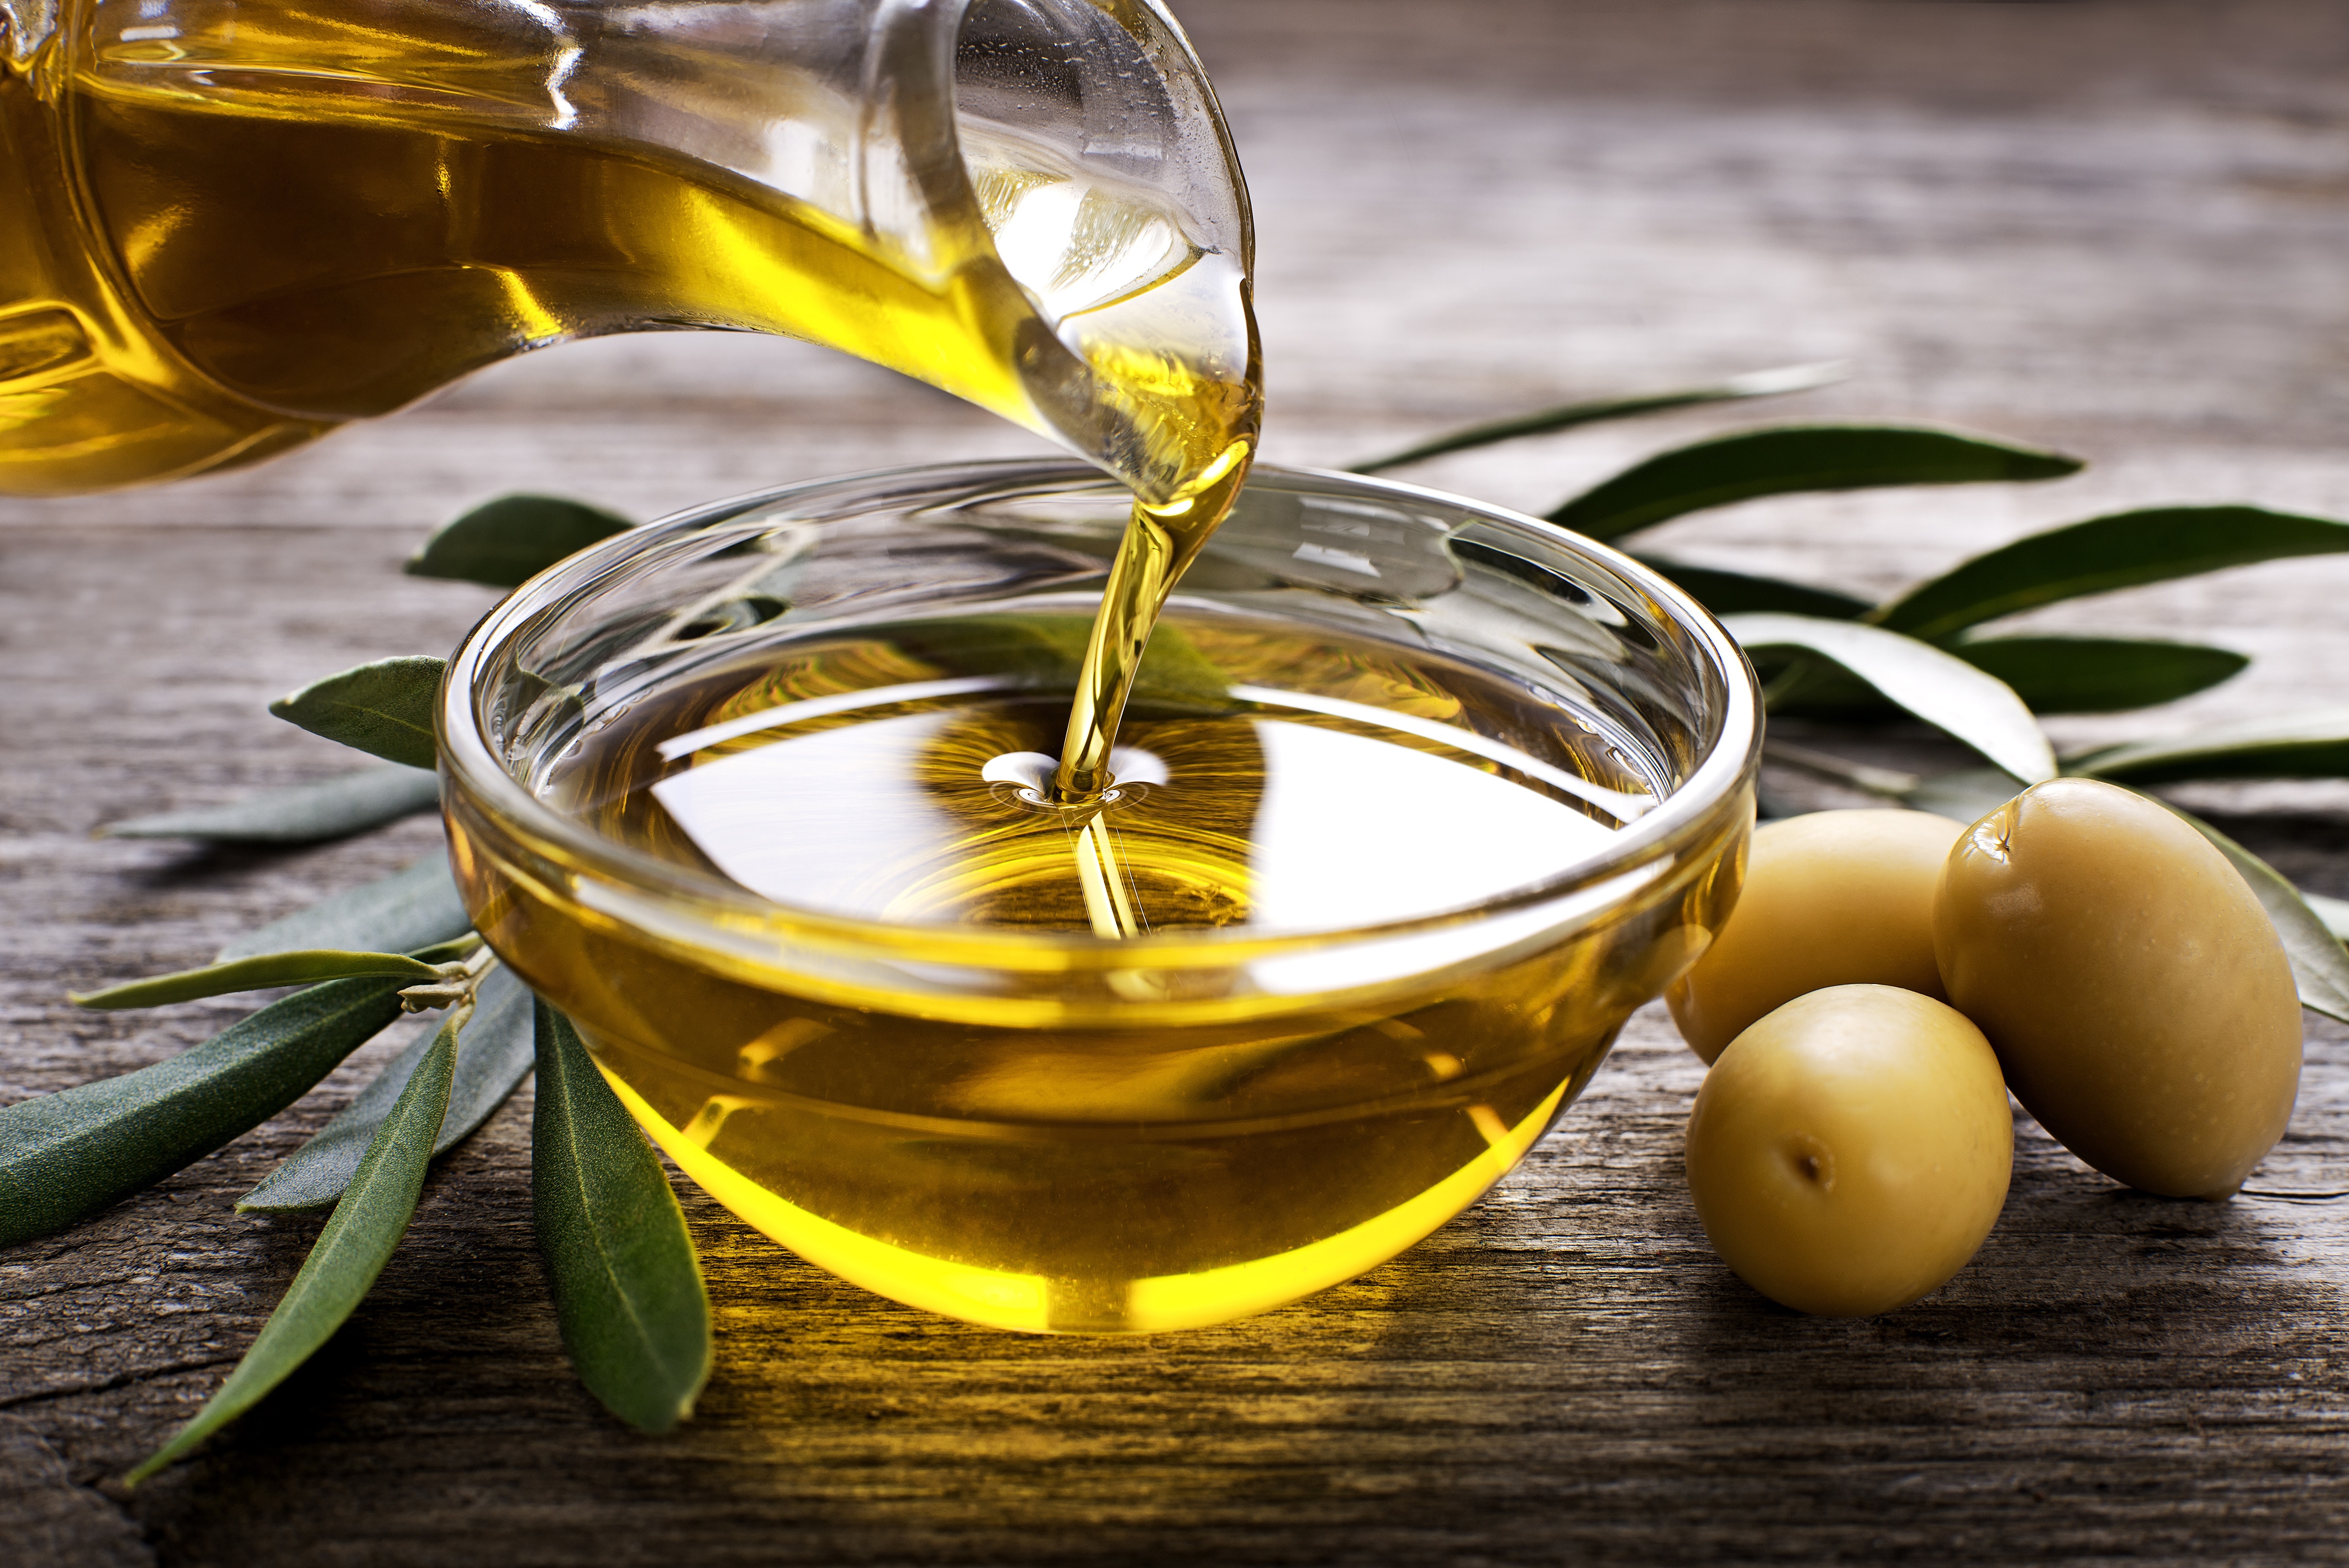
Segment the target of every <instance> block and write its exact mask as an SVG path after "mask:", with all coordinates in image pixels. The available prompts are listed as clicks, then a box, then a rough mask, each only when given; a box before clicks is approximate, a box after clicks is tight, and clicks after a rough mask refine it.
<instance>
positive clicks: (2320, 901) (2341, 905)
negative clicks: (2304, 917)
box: [2300, 893, 2349, 937]
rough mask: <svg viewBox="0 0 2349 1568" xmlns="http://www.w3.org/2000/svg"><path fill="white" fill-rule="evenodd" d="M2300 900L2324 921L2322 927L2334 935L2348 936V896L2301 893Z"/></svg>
mask: <svg viewBox="0 0 2349 1568" xmlns="http://www.w3.org/2000/svg"><path fill="white" fill-rule="evenodd" d="M2300 899H2301V902H2302V903H2303V904H2306V905H2307V906H2308V908H2309V911H2310V912H2311V913H2312V914H2313V915H2314V916H2315V917H2316V918H2317V919H2320V920H2322V921H2323V922H2324V929H2326V930H2328V931H2331V932H2332V933H2333V935H2334V936H2336V937H2349V898H2326V897H2325V896H2324V895H2323V894H2322V893H2302V895H2301V896H2300Z"/></svg>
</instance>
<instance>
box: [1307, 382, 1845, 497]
mask: <svg viewBox="0 0 2349 1568" xmlns="http://www.w3.org/2000/svg"><path fill="white" fill-rule="evenodd" d="M1849 373H1850V372H1849V370H1848V369H1847V368H1846V367H1845V366H1844V365H1842V364H1841V363H1840V362H1830V363H1826V364H1818V365H1788V366H1786V367H1785V368H1783V369H1775V370H1754V371H1751V372H1749V373H1747V374H1745V375H1743V376H1732V377H1731V378H1729V379H1727V380H1726V381H1722V382H1719V383H1717V384H1715V385H1713V386H1710V387H1683V388H1681V389H1678V390H1676V391H1670V392H1650V393H1647V394H1646V395H1644V396H1641V397H1636V398H1601V399H1599V400H1597V401H1595V402H1585V403H1561V404H1559V405H1558V406H1557V407H1556V408H1549V409H1541V410H1536V411H1535V412H1533V413H1530V414H1519V415H1516V417H1515V418H1512V419H1506V420H1492V421H1487V422H1485V423H1483V424H1474V425H1467V426H1464V427H1463V428H1462V429H1459V430H1456V431H1450V432H1448V433H1446V434H1444V435H1440V436H1436V437H1435V438H1433V440H1430V441H1422V442H1421V443H1420V444H1419V445H1417V446H1413V447H1405V448H1404V449H1403V450H1402V451H1401V452H1389V453H1388V454H1387V455H1386V456H1384V457H1374V458H1371V460H1370V461H1369V462H1358V463H1355V464H1354V465H1353V466H1352V468H1351V469H1350V471H1349V472H1354V473H1383V472H1386V471H1387V470H1388V469H1391V468H1402V467H1403V466H1405V465H1406V464H1409V463H1414V462H1425V461H1426V460H1427V459H1429V458H1431V457H1442V456H1443V455H1444V453H1446V452H1466V451H1467V450H1469V449H1470V448H1472V447H1479V446H1492V445H1494V444H1495V443H1497V442H1500V441H1516V440H1518V439H1519V438H1520V437H1523V436H1533V435H1546V434H1547V433H1548V432H1549V431H1563V430H1571V429H1573V428H1574V427H1575V426H1577V425H1588V424H1597V423H1598V422H1599V421H1602V420H1628V419H1633V418H1636V417H1637V416H1639V415H1641V414H1659V413H1662V412H1664V411H1665V410H1669V409H1685V408H1688V407H1689V406H1691V405H1692V404H1695V403H1722V402H1728V401H1730V400H1733V399H1738V398H1772V397H1776V396H1778V395H1779V394H1781V393H1785V392H1807V391H1809V390H1811V389H1813V388H1815V387H1826V386H1832V385H1833V384H1834V383H1836V382H1837V381H1840V380H1842V379H1844V378H1845V377H1846V376H1847V375H1848V374H1849Z"/></svg>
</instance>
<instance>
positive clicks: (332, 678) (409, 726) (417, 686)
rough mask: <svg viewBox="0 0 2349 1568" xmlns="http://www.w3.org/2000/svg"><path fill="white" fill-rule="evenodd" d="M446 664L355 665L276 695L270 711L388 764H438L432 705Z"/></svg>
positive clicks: (421, 658)
mask: <svg viewBox="0 0 2349 1568" xmlns="http://www.w3.org/2000/svg"><path fill="white" fill-rule="evenodd" d="M446 662H447V661H446V660H443V659H433V658H430V657H429V656H426V655H423V654H415V655H410V656H409V657H408V658H405V659H378V661H377V662H375V663H373V664H361V665H357V666H356V667H354V668H352V669H349V670H344V671H343V672H342V673H341V674H339V675H329V676H327V677H326V679H325V680H314V681H312V682H311V683H310V684H309V685H307V686H305V687H304V688H302V690H300V691H295V692H294V693H292V694H291V695H288V696H285V697H280V698H279V699H278V700H277V701H274V702H272V703H271V704H270V705H269V711H271V712H272V713H274V714H276V715H277V716H278V717H279V718H281V719H283V720H285V721H286V722H288V723H293V724H299V725H300V726H302V728H304V729H305V730H307V731H309V732H311V733H312V734H314V735H324V736H325V737H326V739H328V740H330V741H339V742H342V743H343V744H344V745H346V746H355V747H357V749H358V750H360V751H362V752H370V753H374V754H375V755H377V756H378V757H381V758H383V759H384V760H385V761H387V762H394V763H407V764H408V765H409V766H410V767H416V768H429V767H431V766H433V765H434V763H435V761H436V756H435V753H434V750H433V742H432V705H433V701H434V700H435V699H436V698H437V697H438V696H439V695H440V671H441V670H442V669H443V668H444V667H445V665H446Z"/></svg>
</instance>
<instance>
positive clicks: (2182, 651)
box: [1950, 637, 2251, 713]
mask: <svg viewBox="0 0 2349 1568" xmlns="http://www.w3.org/2000/svg"><path fill="white" fill-rule="evenodd" d="M1950 651H1951V653H1954V654H1956V655H1957V656H1958V657H1959V658H1960V659H1964V660H1965V661H1966V662H1967V663H1968V664H1971V665H1972V666H1973V667H1974V668H1975V669H1976V670H1984V671H1986V672H1988V673H1989V674H1992V675H1995V676H1997V677H1998V678H1999V679H2000V680H2003V681H2005V682H2006V683H2007V684H2008V685H2009V686H2012V687H2013V688H2014V691H2015V694H2016V695H2017V696H2019V697H2021V698H2022V699H2023V701H2024V702H2026V703H2028V704H2029V705H2030V707H2031V711H2033V712H2034V713H2118V712H2124V711H2128V710H2130V709H2135V708H2151V707H2154V706H2156V705H2158V704H2159V703H2163V702H2175V701H2178V699H2179V698H2180V697H2190V696H2192V695H2193V694H2194V693H2195V692H2197V691H2207V690H2209V688H2210V687H2213V686H2216V685H2218V684H2219V683H2220V681H2222V680H2231V679H2232V678H2233V677H2234V676H2236V675H2237V674H2239V673H2240V672H2241V670H2243V669H2244V668H2245V667H2246V666H2248V665H2249V664H2250V663H2251V660H2250V659H2248V658H2246V657H2245V656H2243V655H2242V654H2240V653H2237V652H2235V651H2234V650H2233V649H2227V648H2205V647H2202V646H2200V645H2199V644H2196V643H2190V642H2156V641H2149V640H2139V639H2128V638H2108V637H1985V638H1981V639H1971V640H1968V641H1965V642H1960V643H1956V644H1954V645H1951V647H1950Z"/></svg>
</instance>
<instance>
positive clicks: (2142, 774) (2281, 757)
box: [2064, 708, 2349, 784]
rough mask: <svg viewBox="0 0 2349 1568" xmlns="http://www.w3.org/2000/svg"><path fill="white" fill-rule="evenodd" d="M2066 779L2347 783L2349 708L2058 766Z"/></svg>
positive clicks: (2111, 750) (2215, 729)
mask: <svg viewBox="0 0 2349 1568" xmlns="http://www.w3.org/2000/svg"><path fill="white" fill-rule="evenodd" d="M2064 772H2065V773H2070V774H2086V775H2087V776H2089V777H2090V778H2099V779H2110V780H2112V781H2113V782H2115V783H2116V784H2123V783H2126V784H2171V783H2175V782H2177V781H2178V780H2181V779H2329V778H2341V777H2344V776H2349V708H2317V709H2311V710H2308V711H2302V712H2298V713H2283V714H2278V715H2275V716H2273V717H2271V718H2264V719H2250V720H2246V721H2244V722H2241V723H2239V724H2217V725H2213V726H2211V727H2210V728H2209V729H2207V730H2195V731H2192V732H2189V733H2187V734H2183V735H2173V736H2171V737H2169V738H2168V739H2167V740H2158V741H2134V742H2129V743H2128V744H2126V745H2119V746H2106V747H2103V748H2101V749H2099V750H2097V751H2093V752H2086V753H2082V754H2080V755H2078V756H2075V757H2067V758H2065V759H2064Z"/></svg>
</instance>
